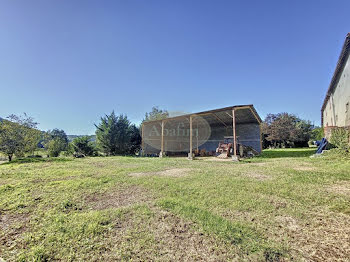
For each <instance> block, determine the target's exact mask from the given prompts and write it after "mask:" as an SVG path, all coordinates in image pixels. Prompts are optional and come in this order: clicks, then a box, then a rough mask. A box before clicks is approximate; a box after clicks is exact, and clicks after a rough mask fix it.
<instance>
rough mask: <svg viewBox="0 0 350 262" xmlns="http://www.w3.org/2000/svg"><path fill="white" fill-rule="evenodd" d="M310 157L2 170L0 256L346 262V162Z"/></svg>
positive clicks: (306, 152)
mask: <svg viewBox="0 0 350 262" xmlns="http://www.w3.org/2000/svg"><path fill="white" fill-rule="evenodd" d="M314 151H315V150H314V149H278V150H265V151H264V152H263V154H262V155H261V156H260V157H257V158H254V159H247V160H244V161H241V162H239V163H234V162H231V161H228V162H222V161H209V160H208V161H206V160H203V159H201V160H195V161H188V160H187V159H185V158H163V159H159V158H133V157H100V158H85V159H72V158H57V159H52V158H49V159H46V158H42V159H41V158H39V159H23V160H21V159H18V160H16V161H13V162H12V163H4V164H1V165H0V229H1V230H0V257H2V258H3V259H5V260H6V261H7V260H8V261H50V260H62V261H76V260H83V261H101V260H104V261H116V260H119V261H120V260H121V261H130V260H132V261H140V260H141V261H142V260H153V261H179V260H189V261H195V260H197V261H203V260H212V261H230V260H239V261H280V260H293V261H300V260H303V259H304V260H305V259H306V260H320V261H326V260H329V261H331V260H332V257H333V256H337V257H338V258H340V259H343V260H344V261H346V259H347V257H348V256H347V255H348V254H349V251H350V247H349V245H348V244H347V243H348V242H347V241H346V236H348V234H347V233H349V232H350V225H348V223H347V222H346V221H348V219H349V215H350V208H349V206H350V194H349V193H348V192H349V191H350V172H349V169H350V161H349V160H347V159H345V158H340V159H337V158H335V157H325V158H310V157H309V156H310V155H312V154H313V152H314ZM183 168H185V170H186V172H187V173H186V172H185V173H183V175H176V174H177V170H180V171H181V170H182V169H183ZM166 169H173V171H174V172H173V175H164V174H162V173H161V172H162V171H164V170H166ZM134 173H137V174H138V175H133V174H134ZM180 173H181V172H180ZM140 174H141V175H140ZM165 174H167V173H165ZM347 190H349V191H347ZM320 221H322V222H320ZM325 230H327V232H328V233H327V236H324V231H325ZM342 234H345V235H344V236H343V235H342ZM342 237H343V238H342ZM344 237H345V238H344ZM320 239H322V241H321V242H320ZM313 251H316V252H313Z"/></svg>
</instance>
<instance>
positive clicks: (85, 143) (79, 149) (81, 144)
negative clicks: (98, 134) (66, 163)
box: [70, 136, 95, 156]
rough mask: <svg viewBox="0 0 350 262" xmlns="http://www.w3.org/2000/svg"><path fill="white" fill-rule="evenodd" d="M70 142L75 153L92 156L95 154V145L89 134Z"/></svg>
mask: <svg viewBox="0 0 350 262" xmlns="http://www.w3.org/2000/svg"><path fill="white" fill-rule="evenodd" d="M70 144H71V147H72V151H73V155H83V156H92V155H93V154H94V151H95V146H94V144H93V143H92V142H91V141H90V137H89V136H82V137H76V138H74V139H73V141H72V142H71V143H70Z"/></svg>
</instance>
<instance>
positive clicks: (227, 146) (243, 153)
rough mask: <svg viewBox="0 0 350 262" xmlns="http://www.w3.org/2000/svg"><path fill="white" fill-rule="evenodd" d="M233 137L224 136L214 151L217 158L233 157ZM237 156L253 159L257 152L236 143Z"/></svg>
mask: <svg viewBox="0 0 350 262" xmlns="http://www.w3.org/2000/svg"><path fill="white" fill-rule="evenodd" d="M233 150H234V149H233V137H230V136H226V137H225V140H224V142H220V143H219V146H218V148H217V149H216V156H217V157H219V158H228V157H229V156H232V155H233ZM236 154H237V155H239V156H240V157H253V156H255V155H258V154H259V152H257V151H256V150H254V149H253V148H252V147H250V146H245V145H243V144H241V143H237V152H236Z"/></svg>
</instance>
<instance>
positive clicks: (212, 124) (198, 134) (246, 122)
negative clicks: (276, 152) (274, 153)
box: [142, 105, 262, 159]
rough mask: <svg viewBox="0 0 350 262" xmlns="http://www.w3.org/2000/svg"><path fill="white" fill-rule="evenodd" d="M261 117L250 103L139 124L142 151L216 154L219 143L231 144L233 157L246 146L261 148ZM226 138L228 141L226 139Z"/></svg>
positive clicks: (174, 153) (161, 153) (152, 153)
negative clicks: (140, 126)
mask: <svg viewBox="0 0 350 262" xmlns="http://www.w3.org/2000/svg"><path fill="white" fill-rule="evenodd" d="M261 122H262V120H261V118H260V117H259V115H258V113H257V111H256V110H255V108H254V106H253V105H238V106H230V107H225V108H219V109H214V110H209V111H203V112H198V113H191V114H186V115H181V116H177V117H170V118H166V119H161V120H154V121H147V122H144V123H143V124H142V154H143V155H146V156H147V155H148V156H149V155H152V156H160V157H162V156H164V155H167V156H181V155H182V156H184V155H188V157H189V158H190V159H192V158H193V157H194V156H199V155H200V156H216V155H217V154H218V152H217V148H218V146H219V144H220V143H231V144H232V149H231V152H232V157H234V158H236V157H237V155H239V154H242V150H243V149H245V148H249V149H250V150H251V151H252V152H254V154H259V153H261V151H262V144H261V141H262V140H261V127H260V125H261ZM227 141H228V142H227Z"/></svg>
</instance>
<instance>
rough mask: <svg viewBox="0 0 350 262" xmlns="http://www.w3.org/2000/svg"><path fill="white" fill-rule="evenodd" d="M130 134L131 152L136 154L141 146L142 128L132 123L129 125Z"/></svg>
mask: <svg viewBox="0 0 350 262" xmlns="http://www.w3.org/2000/svg"><path fill="white" fill-rule="evenodd" d="M129 136H130V142H129V150H128V151H129V154H132V155H133V154H135V153H136V152H138V151H139V150H140V148H141V140H142V138H141V135H140V129H139V128H138V127H137V126H135V125H131V126H130V127H129Z"/></svg>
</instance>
